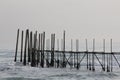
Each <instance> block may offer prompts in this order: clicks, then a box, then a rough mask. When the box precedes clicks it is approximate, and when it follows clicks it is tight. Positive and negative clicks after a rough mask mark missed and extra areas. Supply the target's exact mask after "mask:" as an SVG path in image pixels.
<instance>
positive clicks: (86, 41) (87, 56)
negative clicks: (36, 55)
mask: <svg viewBox="0 0 120 80" xmlns="http://www.w3.org/2000/svg"><path fill="white" fill-rule="evenodd" d="M85 41H86V54H87V69H88V67H89V64H88V43H87V39H85Z"/></svg>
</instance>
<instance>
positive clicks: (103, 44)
mask: <svg viewBox="0 0 120 80" xmlns="http://www.w3.org/2000/svg"><path fill="white" fill-rule="evenodd" d="M103 66H104V68H103V71H105V39H103Z"/></svg>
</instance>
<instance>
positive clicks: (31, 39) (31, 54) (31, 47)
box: [30, 31, 34, 66]
mask: <svg viewBox="0 0 120 80" xmlns="http://www.w3.org/2000/svg"><path fill="white" fill-rule="evenodd" d="M32 37H33V34H32V31H31V32H30V58H31V60H30V61H31V66H33V62H34V61H33V46H32V44H33V38H32Z"/></svg>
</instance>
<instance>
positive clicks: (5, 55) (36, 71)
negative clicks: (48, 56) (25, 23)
mask: <svg viewBox="0 0 120 80" xmlns="http://www.w3.org/2000/svg"><path fill="white" fill-rule="evenodd" d="M13 56H14V52H13V51H7V50H5V51H0V80H119V79H120V68H116V69H115V70H114V72H110V73H107V72H102V71H100V70H99V71H95V72H91V71H87V70H81V69H80V70H76V69H69V68H68V69H61V68H33V67H29V66H22V65H20V63H17V64H15V63H14V62H13V58H14V57H13Z"/></svg>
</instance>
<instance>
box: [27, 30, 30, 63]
mask: <svg viewBox="0 0 120 80" xmlns="http://www.w3.org/2000/svg"><path fill="white" fill-rule="evenodd" d="M27 39H28V62H30V41H29V30H28V36H27Z"/></svg>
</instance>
